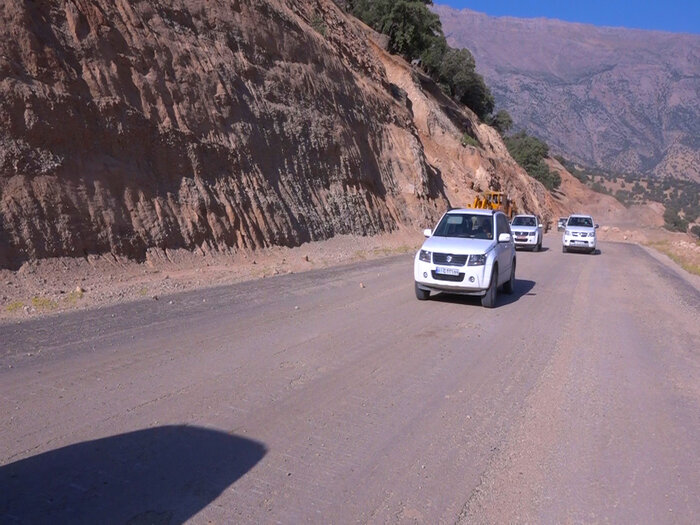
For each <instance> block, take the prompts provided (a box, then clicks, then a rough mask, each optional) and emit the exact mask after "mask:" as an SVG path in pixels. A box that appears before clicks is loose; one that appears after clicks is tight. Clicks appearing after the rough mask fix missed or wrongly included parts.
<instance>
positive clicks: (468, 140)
mask: <svg viewBox="0 0 700 525" xmlns="http://www.w3.org/2000/svg"><path fill="white" fill-rule="evenodd" d="M462 146H464V147H467V146H473V147H475V148H478V147H480V146H481V144H479V141H478V140H476V139H475V138H474V137H472V136H471V135H470V134H469V133H466V132H465V133H463V134H462Z"/></svg>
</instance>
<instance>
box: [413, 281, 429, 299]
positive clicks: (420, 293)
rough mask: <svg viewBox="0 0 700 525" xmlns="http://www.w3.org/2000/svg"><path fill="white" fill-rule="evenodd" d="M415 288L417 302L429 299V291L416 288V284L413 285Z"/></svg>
mask: <svg viewBox="0 0 700 525" xmlns="http://www.w3.org/2000/svg"><path fill="white" fill-rule="evenodd" d="M414 285H415V287H416V299H418V300H419V301H427V300H428V299H430V290H423V289H422V288H419V287H418V283H414Z"/></svg>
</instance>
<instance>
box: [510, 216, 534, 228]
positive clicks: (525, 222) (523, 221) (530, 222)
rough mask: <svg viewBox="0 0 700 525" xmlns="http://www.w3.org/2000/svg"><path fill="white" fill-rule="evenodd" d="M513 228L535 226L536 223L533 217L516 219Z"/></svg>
mask: <svg viewBox="0 0 700 525" xmlns="http://www.w3.org/2000/svg"><path fill="white" fill-rule="evenodd" d="M513 226H537V222H536V221H535V218H534V217H516V218H515V219H513Z"/></svg>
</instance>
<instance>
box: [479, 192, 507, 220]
mask: <svg viewBox="0 0 700 525" xmlns="http://www.w3.org/2000/svg"><path fill="white" fill-rule="evenodd" d="M472 208H476V209H479V210H500V211H502V212H503V213H505V214H506V215H507V216H508V218H509V219H512V218H513V215H515V214H516V211H515V205H514V204H513V202H512V201H511V200H510V199H509V198H508V197H507V196H506V194H505V193H504V192H502V191H485V192H483V193H480V194H479V195H477V196H476V197H475V198H474V204H472Z"/></svg>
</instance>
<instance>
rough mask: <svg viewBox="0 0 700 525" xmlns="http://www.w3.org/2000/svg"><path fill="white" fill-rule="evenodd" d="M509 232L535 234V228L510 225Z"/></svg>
mask: <svg viewBox="0 0 700 525" xmlns="http://www.w3.org/2000/svg"><path fill="white" fill-rule="evenodd" d="M510 231H512V232H513V233H515V232H536V231H537V226H513V225H511V227H510Z"/></svg>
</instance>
